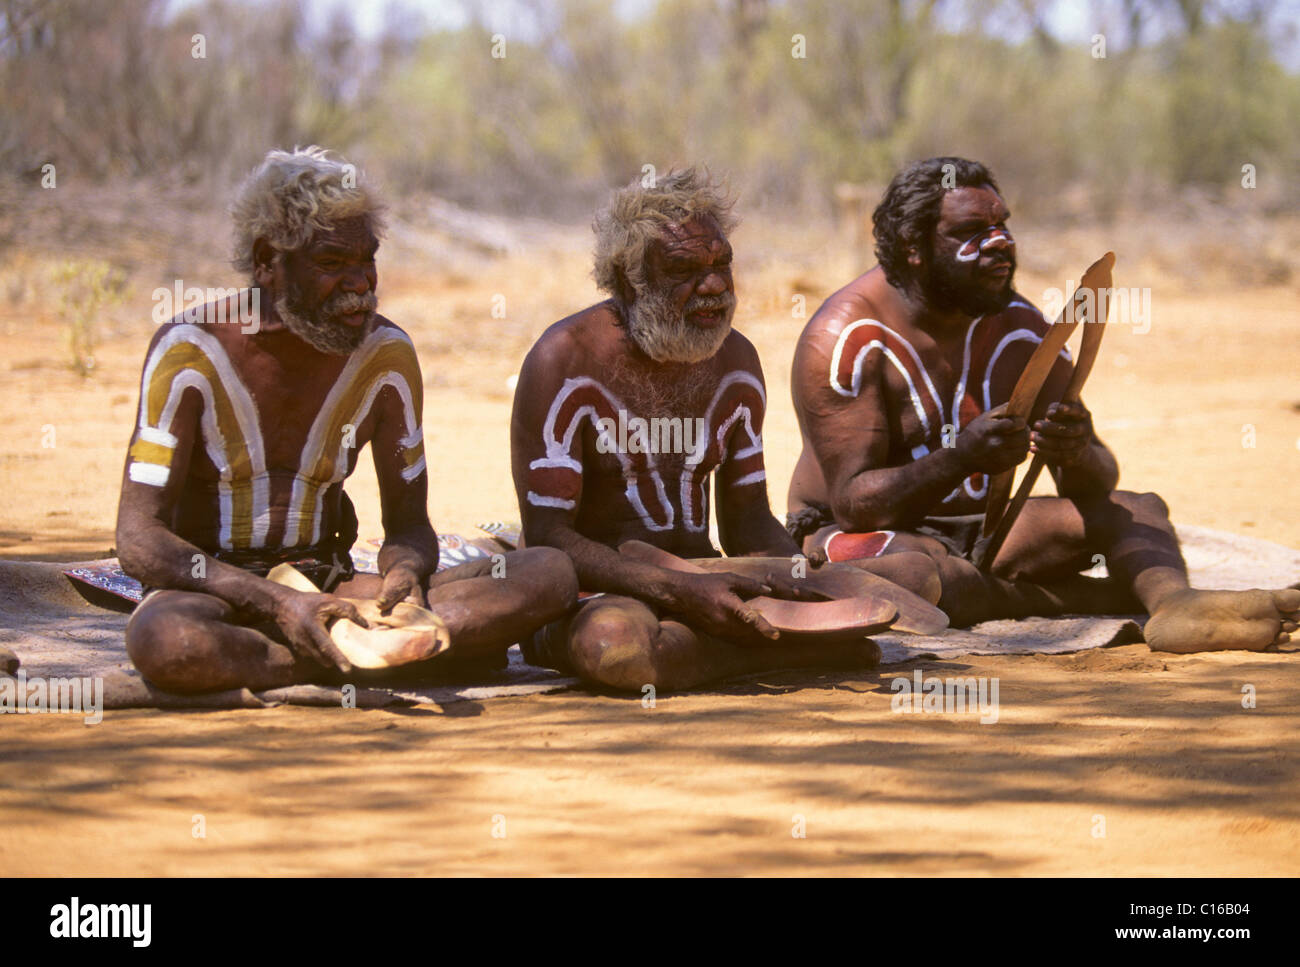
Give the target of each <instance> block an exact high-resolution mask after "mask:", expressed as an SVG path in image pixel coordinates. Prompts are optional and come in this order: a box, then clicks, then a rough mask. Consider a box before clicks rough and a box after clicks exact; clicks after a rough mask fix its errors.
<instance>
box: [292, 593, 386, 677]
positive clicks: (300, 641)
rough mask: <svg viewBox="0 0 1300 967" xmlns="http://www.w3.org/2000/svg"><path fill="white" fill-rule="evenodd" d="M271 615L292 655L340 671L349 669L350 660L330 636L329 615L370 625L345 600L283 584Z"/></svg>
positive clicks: (365, 625)
mask: <svg viewBox="0 0 1300 967" xmlns="http://www.w3.org/2000/svg"><path fill="white" fill-rule="evenodd" d="M274 618H275V623H276V624H277V625H278V626H279V627H280V630H281V631H283V632H284V636H285V637H286V638H287V639H288V640H289V648H290V649H291V650H292V651H293V653H294V654H295V655H297V656H299V657H300V658H309V659H311V660H312V661H314V662H316V664H318V665H320V666H322V667H324V668H337V669H338V670H339V671H341V672H343V673H344V674H346V673H348V672H350V671H352V663H351V662H349V661H348V660H347V659H346V658H345V657H343V652H341V651H339V649H338V646H337V645H335V644H334V642H333V640H331V638H330V636H329V632H328V631H326V630H325V626H326V624H327V623H328V622H329V619H330V618H347V619H348V620H349V621H355V622H356V623H357V624H359V625H361V627H363V628H368V627H370V625H369V623H367V621H366V619H365V618H363V617H361V614H360V612H358V611H357V609H356V607H355V606H354V605H353V604H352V603H351V602H349V601H344V600H343V599H342V598H336V597H335V596H334V595H332V594H308V593H306V592H303V591H294V590H292V589H290V588H284V589H283V593H280V594H279V595H278V600H277V602H276V609H275V615H274Z"/></svg>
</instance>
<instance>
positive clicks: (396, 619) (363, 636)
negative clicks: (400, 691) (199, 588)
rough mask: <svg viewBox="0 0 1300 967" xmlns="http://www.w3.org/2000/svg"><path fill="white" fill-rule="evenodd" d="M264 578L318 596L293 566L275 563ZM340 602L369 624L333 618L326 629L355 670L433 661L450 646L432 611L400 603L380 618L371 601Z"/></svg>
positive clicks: (444, 628) (448, 637)
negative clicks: (347, 604)
mask: <svg viewBox="0 0 1300 967" xmlns="http://www.w3.org/2000/svg"><path fill="white" fill-rule="evenodd" d="M266 579H267V580H268V581H274V582H275V583H276V584H283V585H284V586H285V587H287V588H293V589H294V590H295V591H303V592H305V593H307V594H320V588H318V587H316V585H314V584H312V583H311V581H310V580H309V579H308V578H307V576H306V575H304V574H303V573H302V572H301V571H299V570H298V569H297V568H295V567H294V566H293V565H292V564H277V565H276V566H275V567H273V568H272V569H271V571H270V573H268V574H267V575H266ZM343 600H344V601H350V602H351V603H352V604H353V605H355V606H356V609H357V610H358V611H360V612H361V617H363V618H365V619H366V621H368V622H369V623H370V627H369V628H363V627H361V625H359V624H357V623H356V622H354V621H349V620H348V619H347V618H335V619H333V621H332V622H331V623H330V626H329V633H330V639H331V640H332V641H333V642H334V644H335V645H336V646H337V647H338V650H339V651H341V652H343V657H344V658H346V659H347V660H348V661H350V662H351V663H352V665H353V666H354V667H356V668H393V667H395V666H397V665H406V664H409V663H410V662H413V661H422V660H423V659H425V658H432V657H433V656H434V655H438V654H441V653H442V652H444V651H446V650H447V649H448V648H450V647H451V635H450V634H449V633H448V632H447V626H446V624H444V623H443V620H442V619H441V618H439V617H438V616H437V615H436V614H434V613H433V612H432V611H428V610H426V609H424V608H421V607H418V606H417V605H414V604H407V603H406V602H405V601H399V602H398V603H397V604H395V605H394V606H393V609H392V611H390V612H389V613H388V614H386V615H381V614H380V613H379V605H377V604H376V603H375V602H374V601H371V600H367V599H363V598H343Z"/></svg>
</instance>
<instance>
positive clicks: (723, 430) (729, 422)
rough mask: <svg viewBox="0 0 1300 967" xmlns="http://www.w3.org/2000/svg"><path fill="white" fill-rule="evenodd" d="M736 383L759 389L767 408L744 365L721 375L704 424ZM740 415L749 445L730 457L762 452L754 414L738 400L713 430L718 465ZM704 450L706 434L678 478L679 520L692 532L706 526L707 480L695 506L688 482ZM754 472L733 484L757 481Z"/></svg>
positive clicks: (754, 378)
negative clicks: (699, 501)
mask: <svg viewBox="0 0 1300 967" xmlns="http://www.w3.org/2000/svg"><path fill="white" fill-rule="evenodd" d="M736 383H746V384H748V385H749V386H750V387H752V388H753V390H754V391H755V392H756V393H758V398H759V399H760V400H761V401H762V404H763V408H764V410H766V409H767V393H765V392H764V391H763V384H762V383H761V382H760V381H759V379H758V377H757V376H755V375H754V374H753V373H750V372H747V371H745V370H743V369H736V370H732V371H731V372H730V373H728V374H727V375H726V376H724V377H723V378H722V382H720V383H719V384H718V388H717V389H716V390H715V391H714V393H713V399H711V400H710V401H709V408H708V409H707V410H705V411H704V425H705V426H706V427H711V426H712V425H713V414H714V410H716V409H717V407H718V404H719V403H720V402H721V401H722V396H723V394H724V393H726V391H727V389H728V388H730V387H731V386H734V385H735V384H736ZM742 419H743V420H744V421H745V432H746V433H748V434H749V446H747V447H745V448H743V449H741V450H738V451H736V453H734V454H732V455H731V458H732V459H734V460H743V459H745V458H747V457H752V456H754V455H755V454H759V453H762V452H763V437H762V435H761V434H759V433H757V432H755V430H754V414H753V413H751V412H750V410H749V407H748V406H746V405H745V404H744V403H738V404H737V405H736V408H735V410H733V411H732V413H731V415H730V416H728V417H727V418H726V419H725V420H723V421H722V422H721V423H720V424H719V425H718V430H717V433H716V434H714V437H715V439H716V440H717V441H718V465H719V466H721V465H722V464H723V463H725V462H726V460H727V457H728V454H727V446H726V439H727V434H728V433H729V432H731V428H732V426H734V425H735V423H736V421H737V420H742ZM707 453H708V438H707V436H706V437H703V438H701V440H699V441H697V445H696V447H695V452H694V453H692V454H691V455H690V456H689V457H688V458H687V460H686V465H685V466H684V467H683V468H682V474H681V478H680V480H679V484H680V493H681V500H682V523H683V524H685V525H686V529H687V530H689V531H693V532H695V533H701V532H702V531H703V530H704V529H705V528H706V527H707V526H708V516H707V514H705V513H704V507H705V506H707V504H708V490H707V484H706V483H705V482H704V481H700V487H701V490H702V491H704V493H703V497H702V498H701V504H702V506H700V507H698V508H697V507H696V506H695V500H694V495H693V494H692V493H691V484H692V481H693V480H694V477H695V472H694V471H695V468H696V467H698V466H699V465H700V461H702V460H703V459H704V457H705V456H706V454H707ZM759 473H762V471H759ZM754 476H755V474H749V475H748V476H746V477H744V478H742V480H737V481H736V482H735V483H734V484H733V485H732V486H735V487H739V486H740V485H741V484H742V483H757V482H758V481H757V480H751V479H750V478H751V477H754ZM763 479H766V474H763Z"/></svg>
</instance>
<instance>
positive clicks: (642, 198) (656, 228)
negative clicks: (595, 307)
mask: <svg viewBox="0 0 1300 967" xmlns="http://www.w3.org/2000/svg"><path fill="white" fill-rule="evenodd" d="M734 206H735V199H734V198H733V197H732V196H731V194H730V192H729V190H728V188H727V186H726V184H725V183H722V182H715V181H714V180H713V176H712V175H711V174H710V173H709V171H708V170H707V169H704V170H702V171H701V170H699V169H697V168H695V167H693V166H692V167H690V168H683V169H673V170H671V171H669V172H668V174H666V175H664V176H663V177H662V178H657V179H655V183H654V184H653V185H650V186H649V187H647V186H646V185H645V183H644V180H643V179H641V178H638V179H636V180H635V181H633V182H632V183H631V184H629V185H626V186H625V187H623V188H618V189H616V190H615V191H613V192H611V193H610V196H609V201H608V202H607V203H606V204H605V206H604V207H603V208H601V209H600V211H598V212H597V213H596V218H595V221H594V222H593V223H592V230H593V231H594V232H595V233H596V267H595V271H594V272H593V275H595V278H596V284H597V285H598V286H600V288H601V289H603V290H604V291H605V292H608V293H609V294H610V295H612V296H613V297H614V298H615V300H616V301H619V302H622V300H623V291H622V289H621V288H620V286H619V274H620V272H621V273H622V274H623V275H624V276H625V277H626V278H627V281H628V282H629V283H630V284H631V285H632V287H633V288H634V289H642V288H644V287H645V284H646V277H645V260H646V250H647V249H648V248H649V247H650V243H651V242H652V241H653V240H654V239H655V238H656V237H657V236H658V235H659V233H660V232H662V231H663V229H664V227H665V226H668V225H674V224H678V223H680V222H684V221H686V220H687V219H689V218H692V217H699V216H705V215H711V216H713V218H714V219H716V220H717V222H718V225H719V226H720V227H721V229H722V232H723V234H724V235H729V234H730V233H731V231H732V230H733V229H734V228H735V227H736V225H737V224H738V219H737V218H736V217H735V216H734V215H733V214H732V208H733V207H734Z"/></svg>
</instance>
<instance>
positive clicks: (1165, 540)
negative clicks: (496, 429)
mask: <svg viewBox="0 0 1300 967" xmlns="http://www.w3.org/2000/svg"><path fill="white" fill-rule="evenodd" d="M895 547H897V548H898V549H899V550H912V551H917V550H920V551H923V552H925V553H928V554H930V555H931V556H932V557H933V558H934V559H935V563H936V564H938V566H939V573H940V580H941V582H942V584H943V594H942V596H941V597H940V600H939V607H940V608H942V609H943V610H945V611H947V612H948V615H949V618H950V619H951V620H952V623H953V624H954V625H959V626H962V625H969V624H974V623H976V622H978V621H985V620H989V619H991V618H1019V617H1025V616H1028V615H1034V614H1037V615H1052V614H1124V613H1130V612H1137V611H1146V612H1147V613H1148V614H1149V615H1150V616H1151V617H1150V619H1149V620H1148V622H1147V625H1146V629H1145V636H1146V640H1147V643H1148V645H1149V646H1150V647H1151V648H1152V649H1153V650H1155V651H1174V652H1193V651H1224V650H1233V649H1241V650H1246V651H1263V650H1265V649H1267V648H1271V647H1275V646H1276V645H1279V644H1283V643H1285V642H1286V641H1288V640H1289V638H1290V632H1292V631H1295V630H1296V627H1297V620H1298V619H1300V590H1295V589H1293V588H1287V589H1280V590H1272V591H1263V590H1251V591H1208V590H1199V589H1194V588H1192V587H1191V586H1190V585H1189V583H1188V580H1187V565H1186V564H1185V563H1184V561H1183V556H1182V552H1181V551H1180V550H1179V547H1178V539H1177V537H1176V535H1175V533H1174V528H1173V525H1172V524H1171V523H1170V522H1169V510H1168V508H1167V507H1166V506H1165V503H1164V501H1163V500H1161V499H1160V498H1159V497H1158V496H1156V495H1155V494H1137V493H1131V492H1128V491H1116V492H1114V493H1112V494H1110V495H1108V496H1106V497H1103V498H1099V499H1097V500H1093V501H1087V502H1080V504H1077V505H1076V503H1075V502H1074V501H1070V500H1065V499H1062V498H1059V497H1035V498H1032V499H1030V500H1029V501H1027V502H1026V504H1025V507H1024V510H1023V511H1022V513H1021V515H1020V517H1019V518H1018V519H1017V520H1016V523H1015V525H1014V526H1013V527H1012V528H1011V532H1010V533H1009V534H1008V536H1007V541H1006V543H1005V544H1004V545H1003V547H1002V550H1001V552H1000V553H999V554H998V557H997V560H996V561H995V562H994V566H993V569H992V574H984V573H982V572H980V571H979V570H978V569H977V568H976V567H975V566H974V565H973V564H971V563H970V562H969V561H966V560H964V559H963V558H960V557H957V556H955V555H952V554H950V553H948V550H947V548H945V547H944V546H943V544H941V543H940V542H939V541H936V540H933V539H932V538H927V537H923V536H921V535H915V534H899V535H898V536H897V537H896V538H895V540H894V543H893V544H891V545H890V550H891V551H893V550H894V549H895ZM1098 554H1100V555H1101V556H1102V558H1103V559H1104V562H1105V564H1106V569H1107V571H1108V572H1109V574H1110V577H1108V578H1105V579H1097V578H1088V577H1084V576H1083V575H1081V574H1080V573H1079V572H1080V571H1082V570H1084V569H1086V568H1089V567H1091V566H1093V565H1094V564H1095V563H1097V562H1096V561H1095V560H1094V557H1095V555H1098Z"/></svg>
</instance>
